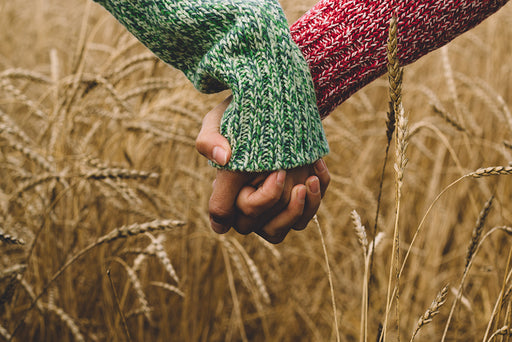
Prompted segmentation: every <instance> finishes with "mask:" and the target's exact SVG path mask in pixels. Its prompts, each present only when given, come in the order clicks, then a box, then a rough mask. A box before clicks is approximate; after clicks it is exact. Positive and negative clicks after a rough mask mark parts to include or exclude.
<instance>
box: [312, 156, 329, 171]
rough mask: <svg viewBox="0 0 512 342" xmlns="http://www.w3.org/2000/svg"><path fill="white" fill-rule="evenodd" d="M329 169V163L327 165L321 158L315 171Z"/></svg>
mask: <svg viewBox="0 0 512 342" xmlns="http://www.w3.org/2000/svg"><path fill="white" fill-rule="evenodd" d="M325 170H327V165H325V161H324V160H323V159H320V160H319V161H318V162H316V163H315V172H316V173H322V172H325Z"/></svg>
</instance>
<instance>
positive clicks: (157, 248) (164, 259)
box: [146, 233, 180, 284]
mask: <svg viewBox="0 0 512 342" xmlns="http://www.w3.org/2000/svg"><path fill="white" fill-rule="evenodd" d="M146 236H148V237H149V238H150V239H151V245H149V246H148V250H150V251H154V252H155V255H156V257H157V259H158V260H160V262H161V263H162V265H163V266H164V268H165V270H166V271H167V273H168V274H169V275H170V276H171V278H172V279H174V281H175V282H176V283H178V284H179V282H180V279H179V278H178V274H177V273H176V270H175V269H174V266H172V263H171V260H170V259H169V256H168V255H167V253H166V252H165V249H164V246H163V245H162V241H163V240H164V239H165V237H164V236H163V235H160V236H159V237H158V238H155V237H154V236H153V235H152V234H150V233H146Z"/></svg>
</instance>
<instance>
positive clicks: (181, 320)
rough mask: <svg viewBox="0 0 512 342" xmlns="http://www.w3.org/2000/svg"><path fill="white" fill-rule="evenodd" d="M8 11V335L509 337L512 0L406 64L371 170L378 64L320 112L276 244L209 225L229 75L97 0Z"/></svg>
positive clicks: (4, 194)
mask: <svg viewBox="0 0 512 342" xmlns="http://www.w3.org/2000/svg"><path fill="white" fill-rule="evenodd" d="M314 2H315V0H300V1H291V0H283V1H282V5H283V7H284V10H285V13H286V15H287V18H288V20H289V21H290V23H291V22H293V21H295V20H296V19H297V18H298V17H300V15H302V14H303V13H304V12H305V11H306V10H307V9H308V8H310V7H311V6H312V5H313V4H314ZM0 32H2V33H1V35H0V37H1V38H2V39H1V41H0V340H2V339H3V340H6V341H11V340H12V341H336V340H338V341H376V340H378V339H379V337H383V336H384V335H385V340H386V341H399V340H402V341H404V340H405V341H409V340H414V341H440V340H446V341H509V339H510V336H511V335H512V329H511V328H510V327H511V324H512V302H511V297H510V296H511V294H512V279H511V274H512V236H511V235H512V206H511V204H510V200H511V196H512V182H511V180H512V177H511V176H509V174H510V173H512V167H511V166H509V165H510V164H509V163H510V162H512V80H511V78H510V75H511V74H512V57H511V55H510V53H511V51H512V6H511V5H510V4H508V5H506V6H505V7H504V8H503V9H502V10H500V11H499V12H498V13H497V14H495V15H493V16H492V17H491V18H489V19H488V20H487V21H485V22H484V23H483V24H482V25H480V26H478V27H477V28H475V29H473V30H471V31H470V32H468V33H466V34H464V35H462V36H461V37H459V38H457V39H456V40H455V41H453V42H452V43H450V44H449V45H447V46H446V47H444V48H442V49H440V50H437V51H435V52H433V53H431V54H429V55H428V56H426V57H424V58H422V59H420V60H419V61H417V62H415V63H414V64H412V65H410V66H406V67H405V68H404V76H403V82H402V88H403V89H402V104H401V106H403V109H404V110H403V112H402V115H403V117H402V118H401V119H399V121H398V122H397V130H398V132H397V134H396V136H395V137H394V138H393V141H392V142H391V147H390V151H389V156H388V161H387V165H386V168H385V171H384V173H382V169H383V163H384V159H385V150H386V144H387V138H386V119H387V112H388V111H389V104H388V102H389V95H388V83H389V82H388V78H387V77H382V78H380V79H378V80H376V81H375V82H373V83H371V84H370V85H368V86H366V87H365V88H363V89H362V90H360V91H359V92H358V93H356V94H355V95H353V96H352V97H351V98H350V99H349V100H347V101H346V102H345V103H343V104H342V105H341V106H339V107H338V108H337V109H336V110H335V111H334V112H333V113H332V114H331V115H330V116H329V117H328V118H327V119H325V120H324V127H325V130H326V133H327V137H328V140H329V143H330V148H331V153H330V154H329V156H328V157H327V158H326V163H327V165H328V167H329V170H330V172H331V176H332V181H331V184H330V187H329V189H328V192H327V194H326V196H325V198H324V200H323V202H322V205H321V207H320V210H319V212H318V220H317V221H316V222H315V221H312V222H311V223H310V224H309V226H308V228H307V229H306V230H305V231H302V232H292V233H290V235H289V236H288V237H287V238H286V240H285V241H284V242H283V243H281V244H279V245H271V244H268V243H266V242H265V241H263V240H262V239H260V238H259V237H257V236H255V235H249V236H239V235H237V234H236V233H233V232H230V233H227V234H225V235H216V234H215V233H213V232H212V231H211V230H210V228H209V220H208V198H209V195H210V193H211V183H212V181H213V179H214V177H215V171H214V169H212V168H211V167H209V166H208V164H207V162H206V160H205V159H204V158H203V157H201V156H200V155H199V154H198V153H197V152H196V151H195V148H194V139H195V137H196V135H197V133H198V132H199V129H200V126H201V119H202V117H203V115H204V114H205V113H206V112H208V111H209V110H210V109H211V108H213V107H214V106H215V105H216V104H217V103H218V102H220V101H221V100H222V99H224V98H225V97H226V96H227V94H226V93H221V94H215V95H204V94H200V93H198V92H197V91H196V90H194V89H193V87H192V86H191V84H190V83H189V82H188V81H187V80H186V78H185V77H184V76H183V75H182V74H181V73H180V72H179V71H177V70H175V69H172V68H171V67H169V66H167V65H165V64H164V63H162V62H161V61H159V60H157V59H156V58H155V57H154V56H153V55H152V54H151V53H150V52H149V51H148V50H146V49H145V48H144V47H143V46H142V45H141V44H140V43H138V42H137V41H136V39H135V38H133V37H132V36H131V35H130V34H128V33H127V32H126V30H125V29H124V28H123V27H122V26H120V25H119V24H118V23H117V22H116V21H115V20H114V19H113V18H112V17H111V16H110V15H109V14H108V13H107V12H106V11H104V10H103V9H102V8H101V7H100V6H98V5H97V4H95V3H94V2H92V1H91V0H68V1H57V0H29V1H2V2H0ZM395 71H396V70H395ZM397 137H398V141H395V139H396V138H397ZM395 164H396V165H397V167H396V170H397V171H398V172H397V171H395V167H394V165H395ZM381 174H383V175H384V176H383V177H381ZM397 184H400V186H397ZM381 185H382V193H381V196H380V199H378V198H379V189H380V186H381ZM397 193H398V194H400V196H399V197H397ZM377 207H379V215H378V226H377V231H375V221H376V212H377ZM376 236H377V239H375V237H376ZM375 240H376V241H375ZM383 327H385V328H384V329H383Z"/></svg>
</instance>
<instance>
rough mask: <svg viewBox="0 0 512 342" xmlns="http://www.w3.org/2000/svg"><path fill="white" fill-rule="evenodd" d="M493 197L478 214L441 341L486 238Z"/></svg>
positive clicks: (444, 337) (444, 336)
mask: <svg viewBox="0 0 512 342" xmlns="http://www.w3.org/2000/svg"><path fill="white" fill-rule="evenodd" d="M493 199H494V195H493V196H491V197H490V198H489V200H487V202H485V204H484V207H483V208H482V210H481V211H480V214H479V215H478V219H477V221H476V225H475V228H474V229H473V233H472V237H471V242H470V244H469V247H468V251H467V254H466V266H465V267H464V272H463V273H462V279H461V282H460V284H459V289H458V291H457V295H456V297H455V300H454V301H453V304H452V307H451V309H450V314H449V315H448V319H447V320H446V324H445V328H444V332H443V336H442V338H441V342H444V340H445V339H446V335H447V333H448V328H449V326H450V323H451V320H452V317H453V313H454V312H455V306H456V305H457V302H458V300H459V299H460V297H461V296H462V288H463V286H464V282H465V280H466V277H467V275H468V274H469V270H470V269H471V265H472V264H473V260H474V258H475V255H476V254H477V251H478V250H479V248H480V246H481V245H482V242H483V240H484V239H483V238H482V239H480V236H481V234H482V230H483V227H484V224H485V220H486V219H487V216H488V214H489V211H490V208H491V205H492V201H493ZM493 231H494V229H493V230H492V231H490V232H489V233H487V234H486V235H485V236H484V237H487V236H489V235H490V233H491V232H493Z"/></svg>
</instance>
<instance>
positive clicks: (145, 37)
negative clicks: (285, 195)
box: [97, 0, 328, 171]
mask: <svg viewBox="0 0 512 342" xmlns="http://www.w3.org/2000/svg"><path fill="white" fill-rule="evenodd" d="M97 1H98V2H100V3H101V4H102V5H103V6H104V7H105V8H106V9H107V10H109V11H110V12H111V13H112V14H113V15H114V16H115V17H116V18H117V19H118V20H119V21H120V22H121V23H122V24H123V25H124V26H126V27H127V29H128V30H129V31H130V32H131V33H132V34H134V35H135V36H136V37H137V38H138V39H139V40H140V41H141V42H142V43H144V44H145V45H146V46H147V47H148V48H149V49H150V50H152V51H153V52H154V53H155V54H156V55H157V56H158V57H160V58H161V59H162V60H163V61H165V62H167V63H169V64H171V65H173V66H174V67H176V68H178V69H180V70H182V71H183V72H184V73H185V75H186V76H187V77H188V78H189V79H190V80H191V81H192V83H193V84H194V86H195V87H196V88H197V89H198V90H200V91H202V92H205V93H212V92H217V91H220V90H224V89H226V88H228V87H229V88H231V90H232V92H233V101H232V102H231V104H230V106H229V107H228V109H227V110H226V112H225V114H224V116H223V118H222V122H221V133H222V134H223V135H224V136H225V137H226V138H227V139H228V141H229V142H230V144H231V149H232V156H231V159H230V161H229V163H228V165H226V166H225V167H224V168H226V169H229V170H240V171H270V170H277V169H289V168H293V167H297V166H301V165H305V164H311V163H313V162H314V161H315V160H317V159H319V158H321V157H322V156H324V155H326V154H327V153H328V146H327V140H326V138H325V134H324V132H323V127H322V124H321V121H320V116H319V113H318V109H317V106H316V97H315V91H314V85H313V81H312V79H311V75H310V73H309V67H308V65H307V63H306V62H305V60H304V57H303V56H302V53H301V52H300V50H299V48H298V47H297V46H296V45H295V43H294V42H293V40H292V39H291V36H290V31H289V29H288V26H287V22H286V18H285V16H284V14H283V11H282V9H281V7H280V6H279V4H278V2H277V1H276V0H272V1H269V0H266V1H259V0H206V1H192V0H138V1H129V0H97Z"/></svg>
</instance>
